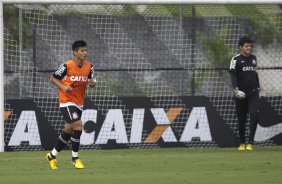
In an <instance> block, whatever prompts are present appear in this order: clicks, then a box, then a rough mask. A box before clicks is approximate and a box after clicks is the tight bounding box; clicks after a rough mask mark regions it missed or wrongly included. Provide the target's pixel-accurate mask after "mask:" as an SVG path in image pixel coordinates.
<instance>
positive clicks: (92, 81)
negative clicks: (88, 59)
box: [88, 65, 96, 88]
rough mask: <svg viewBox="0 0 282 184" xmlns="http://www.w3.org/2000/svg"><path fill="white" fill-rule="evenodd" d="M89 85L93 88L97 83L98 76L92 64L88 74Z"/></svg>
mask: <svg viewBox="0 0 282 184" xmlns="http://www.w3.org/2000/svg"><path fill="white" fill-rule="evenodd" d="M88 85H89V87H91V88H93V87H95V85H96V76H95V74H94V67H93V66H92V65H91V69H90V73H89V75H88Z"/></svg>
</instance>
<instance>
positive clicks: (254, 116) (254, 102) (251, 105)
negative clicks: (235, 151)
mask: <svg viewBox="0 0 282 184" xmlns="http://www.w3.org/2000/svg"><path fill="white" fill-rule="evenodd" d="M258 105H259V93H258V92H255V93H252V94H251V95H250V96H249V97H248V109H249V113H250V124H249V126H250V127H249V129H250V134H249V142H248V144H247V150H252V149H253V147H252V145H253V142H254V137H255V133H256V129H257V124H258Z"/></svg>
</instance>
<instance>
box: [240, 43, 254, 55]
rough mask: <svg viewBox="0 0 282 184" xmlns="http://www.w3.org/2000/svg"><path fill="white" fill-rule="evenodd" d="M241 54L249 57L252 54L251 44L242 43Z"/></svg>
mask: <svg viewBox="0 0 282 184" xmlns="http://www.w3.org/2000/svg"><path fill="white" fill-rule="evenodd" d="M240 49H241V52H242V54H244V55H250V54H251V52H252V44H251V43H244V45H243V46H240Z"/></svg>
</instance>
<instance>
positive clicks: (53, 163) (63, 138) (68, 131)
mask: <svg viewBox="0 0 282 184" xmlns="http://www.w3.org/2000/svg"><path fill="white" fill-rule="evenodd" d="M60 110H61V112H62V114H63V117H64V120H65V121H66V122H67V123H66V124H65V128H64V131H63V133H62V134H61V135H60V136H59V137H58V140H57V143H56V144H55V147H54V148H53V150H52V151H51V152H50V153H47V155H46V159H47V160H48V161H49V164H50V167H51V169H57V160H56V157H57V155H58V154H59V152H60V151H61V150H62V149H63V148H64V147H65V146H66V145H67V143H68V141H69V140H70V138H71V135H72V132H73V129H72V126H71V124H70V122H71V119H72V117H71V114H70V111H69V107H61V108H60Z"/></svg>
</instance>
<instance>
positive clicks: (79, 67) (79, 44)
mask: <svg viewBox="0 0 282 184" xmlns="http://www.w3.org/2000/svg"><path fill="white" fill-rule="evenodd" d="M86 46H87V45H86V43H85V42H84V41H83V40H81V41H75V42H74V43H73V45H72V50H73V55H74V59H73V60H68V61H66V62H65V63H64V64H62V65H61V66H60V67H59V69H58V70H57V71H55V72H54V73H53V74H52V75H51V78H50V80H51V82H52V83H53V84H54V85H55V86H57V87H58V93H59V102H60V111H61V112H62V115H63V118H64V120H65V127H64V131H63V133H62V134H61V135H60V136H59V137H58V141H57V143H56V145H55V147H54V149H53V150H52V151H51V152H50V153H47V155H46V159H47V160H48V162H49V164H50V167H51V169H57V160H56V156H57V155H58V153H59V152H60V151H61V150H62V149H63V148H64V147H65V146H66V145H67V143H68V141H69V140H71V143H72V163H73V165H74V167H75V168H77V169H83V168H84V165H83V163H82V162H81V160H80V159H79V158H78V150H79V144H80V136H81V134H82V130H83V124H82V122H81V119H80V118H81V114H82V109H83V103H84V96H85V89H86V86H87V85H89V87H94V86H95V83H96V78H95V76H94V69H93V66H92V65H91V64H90V63H89V62H88V61H87V60H86V59H85V58H86V55H87V48H86Z"/></svg>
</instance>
